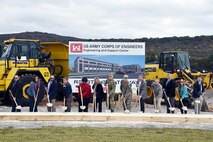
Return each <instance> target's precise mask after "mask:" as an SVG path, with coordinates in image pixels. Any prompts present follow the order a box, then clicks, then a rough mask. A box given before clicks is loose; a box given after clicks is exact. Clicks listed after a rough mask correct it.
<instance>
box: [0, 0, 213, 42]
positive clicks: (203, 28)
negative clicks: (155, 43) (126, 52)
mask: <svg viewBox="0 0 213 142" xmlns="http://www.w3.org/2000/svg"><path fill="white" fill-rule="evenodd" d="M25 31H42V32H49V33H55V34H59V35H67V36H74V37H80V38H141V37H168V36H196V35H212V34H213V0H0V34H5V33H17V32H25Z"/></svg>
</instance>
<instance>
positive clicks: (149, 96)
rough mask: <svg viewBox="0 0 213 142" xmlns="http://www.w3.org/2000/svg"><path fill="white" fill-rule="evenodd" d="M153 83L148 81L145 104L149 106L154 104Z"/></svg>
mask: <svg viewBox="0 0 213 142" xmlns="http://www.w3.org/2000/svg"><path fill="white" fill-rule="evenodd" d="M153 82H154V81H153V80H147V98H146V100H145V103H147V104H153V98H154V96H153V92H152V87H151V85H152V83H153Z"/></svg>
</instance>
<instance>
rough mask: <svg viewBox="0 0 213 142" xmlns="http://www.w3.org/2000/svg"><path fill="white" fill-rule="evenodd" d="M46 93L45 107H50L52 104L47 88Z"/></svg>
mask: <svg viewBox="0 0 213 142" xmlns="http://www.w3.org/2000/svg"><path fill="white" fill-rule="evenodd" d="M46 93H47V107H48V108H51V107H52V106H53V104H52V103H50V96H49V94H48V91H47V89H46ZM50 110H51V109H50ZM51 111H52V110H51Z"/></svg>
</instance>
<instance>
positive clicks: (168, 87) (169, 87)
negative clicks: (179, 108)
mask: <svg viewBox="0 0 213 142" xmlns="http://www.w3.org/2000/svg"><path fill="white" fill-rule="evenodd" d="M166 82H167V81H166ZM165 91H166V95H167V96H168V97H175V82H174V80H172V79H171V80H170V81H169V82H168V83H167V84H166V83H165Z"/></svg>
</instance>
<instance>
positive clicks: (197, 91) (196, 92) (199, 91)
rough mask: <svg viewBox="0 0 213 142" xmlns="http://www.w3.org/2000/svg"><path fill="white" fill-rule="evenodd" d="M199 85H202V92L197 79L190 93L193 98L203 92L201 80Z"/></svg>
mask: <svg viewBox="0 0 213 142" xmlns="http://www.w3.org/2000/svg"><path fill="white" fill-rule="evenodd" d="M201 86H202V92H201V87H200V85H199V83H198V81H196V82H195V84H194V89H193V93H192V97H193V98H199V97H200V96H201V95H202V94H203V92H204V91H205V90H204V87H203V82H201Z"/></svg>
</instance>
